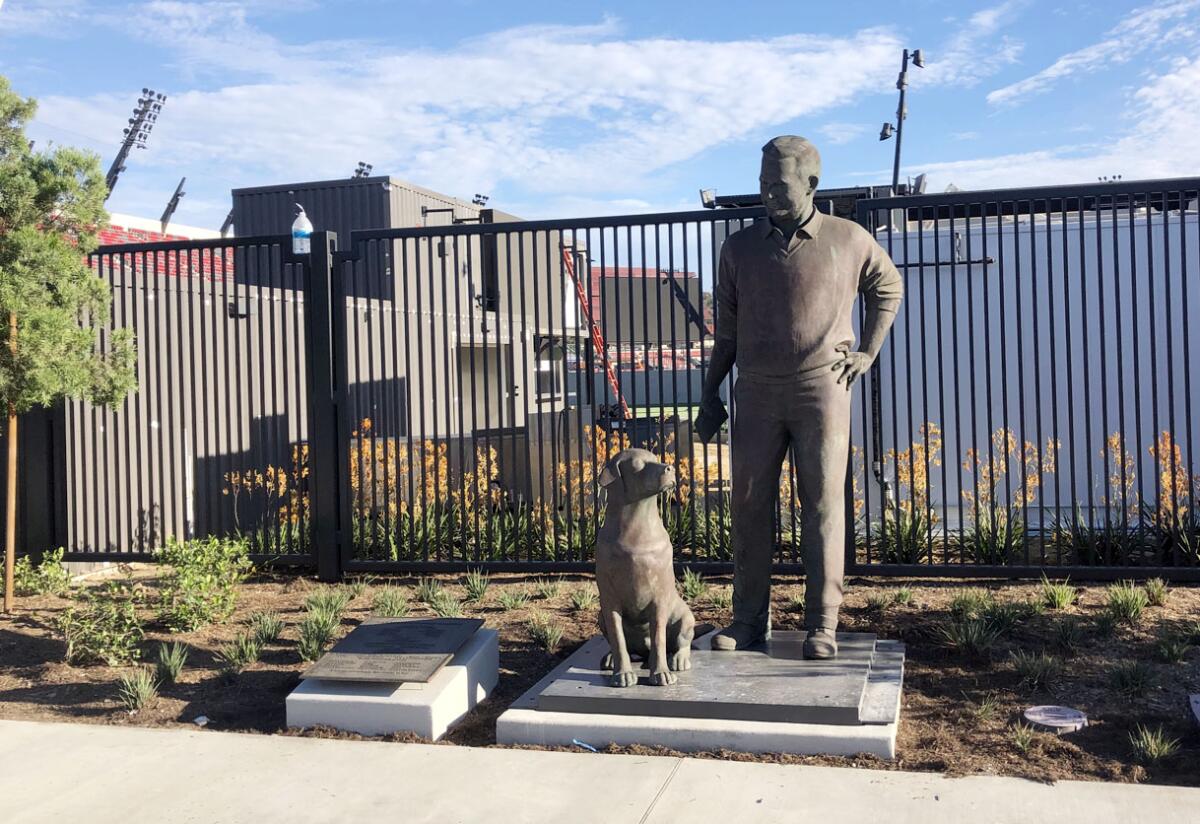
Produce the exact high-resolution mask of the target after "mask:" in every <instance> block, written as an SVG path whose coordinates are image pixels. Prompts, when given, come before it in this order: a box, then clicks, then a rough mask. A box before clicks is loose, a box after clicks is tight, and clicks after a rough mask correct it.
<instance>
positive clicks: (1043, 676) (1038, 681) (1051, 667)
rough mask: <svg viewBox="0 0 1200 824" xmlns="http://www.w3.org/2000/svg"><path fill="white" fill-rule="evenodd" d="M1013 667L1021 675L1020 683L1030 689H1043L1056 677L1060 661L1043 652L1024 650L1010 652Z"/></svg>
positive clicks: (1060, 666)
mask: <svg viewBox="0 0 1200 824" xmlns="http://www.w3.org/2000/svg"><path fill="white" fill-rule="evenodd" d="M1012 662H1013V668H1014V669H1015V670H1016V671H1017V675H1019V676H1021V683H1022V684H1024V685H1025V686H1027V687H1029V688H1030V689H1032V690H1043V689H1046V688H1047V687H1049V686H1050V685H1051V684H1052V683H1053V682H1054V681H1055V679H1057V678H1058V675H1059V673H1060V671H1061V670H1062V664H1061V662H1060V661H1059V660H1058V659H1057V658H1055V657H1054V656H1053V655H1047V654H1046V653H1045V652H1039V653H1037V654H1034V653H1032V652H1026V651H1025V650H1014V651H1013V653H1012Z"/></svg>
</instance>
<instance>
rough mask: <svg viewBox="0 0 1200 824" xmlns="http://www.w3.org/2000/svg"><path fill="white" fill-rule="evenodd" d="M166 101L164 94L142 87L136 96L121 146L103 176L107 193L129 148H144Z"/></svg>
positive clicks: (113, 185) (111, 187)
mask: <svg viewBox="0 0 1200 824" xmlns="http://www.w3.org/2000/svg"><path fill="white" fill-rule="evenodd" d="M166 102H167V96H166V95H165V94H159V93H158V92H156V91H154V90H153V89H142V96H141V97H139V98H138V102H137V106H135V107H134V109H133V117H131V118H129V125H128V126H126V127H125V139H124V140H122V141H121V148H120V150H119V151H118V152H117V156H116V158H115V159H114V160H113V162H112V165H111V166H109V167H108V174H107V175H105V177H104V182H105V183H106V184H108V193H109V195H111V194H112V190H113V187H115V186H116V185H117V178H119V177H120V176H121V172H123V171H125V161H126V159H128V157H129V152H130V150H132V149H144V148H146V139H147V138H149V137H150V132H151V131H152V130H153V129H154V124H155V123H156V122H158V113H159V112H161V111H162V107H163V103H166Z"/></svg>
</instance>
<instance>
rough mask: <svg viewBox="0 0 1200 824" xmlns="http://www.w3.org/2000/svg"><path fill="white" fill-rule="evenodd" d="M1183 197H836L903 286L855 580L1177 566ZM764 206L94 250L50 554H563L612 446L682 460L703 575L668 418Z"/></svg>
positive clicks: (712, 539)
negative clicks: (93, 395)
mask: <svg viewBox="0 0 1200 824" xmlns="http://www.w3.org/2000/svg"><path fill="white" fill-rule="evenodd" d="M1198 188H1200V181H1197V180H1176V181H1154V182H1131V183H1120V184H1096V185H1089V186H1083V187H1056V188H1053V189H1050V188H1047V189H1029V190H1007V191H998V192H957V193H948V194H940V195H918V196H912V197H896V198H887V199H872V200H861V201H859V205H858V209H859V212H858V219H859V221H860V222H861V223H862V224H863V225H864V226H866V227H867V228H868V229H869V230H871V231H872V232H873V233H874V234H875V236H876V238H877V239H878V240H879V241H880V243H882V244H883V245H884V246H885V248H887V249H888V250H889V251H890V252H891V254H892V256H893V259H894V260H895V261H896V262H897V264H898V265H899V266H900V267H901V272H902V273H903V274H904V276H905V281H906V299H905V302H904V304H903V306H902V308H901V310H900V313H899V315H898V317H897V321H896V325H895V327H894V331H893V334H892V336H891V338H890V339H889V342H888V344H887V345H886V346H885V348H884V350H883V352H882V353H881V356H880V360H879V363H878V364H877V367H876V368H875V369H874V370H873V371H872V374H871V375H870V377H869V379H868V380H865V381H864V382H863V385H862V386H861V387H860V388H859V389H857V390H856V392H858V393H859V397H858V399H857V400H856V405H855V411H854V415H853V421H852V443H853V447H852V455H851V460H850V467H849V471H848V473H847V505H848V507H850V508H852V510H853V514H854V517H853V519H852V522H853V525H854V526H853V530H852V531H853V534H852V535H848V538H847V560H848V562H849V567H848V568H849V570H850V571H851V572H855V573H864V572H877V573H882V574H921V575H927V574H953V575H981V574H982V575H992V574H1000V575H1026V574H1037V573H1038V572H1040V571H1041V570H1043V569H1047V570H1050V571H1051V574H1059V575H1061V574H1068V573H1069V574H1073V575H1076V576H1077V577H1078V576H1081V575H1087V576H1089V577H1103V576H1105V575H1112V576H1117V575H1120V576H1126V575H1132V574H1138V575H1141V574H1162V575H1169V576H1172V577H1200V515H1198V514H1197V513H1196V511H1195V506H1194V503H1193V497H1194V496H1195V495H1196V493H1197V489H1196V486H1197V482H1196V480H1197V465H1196V463H1195V461H1194V455H1193V450H1194V447H1193V444H1194V421H1193V419H1192V411H1193V403H1192V398H1193V392H1194V386H1195V381H1196V380H1200V375H1198V374H1196V369H1197V366H1196V365H1194V364H1193V363H1192V357H1191V342H1190V327H1189V324H1188V318H1189V316H1191V315H1193V314H1195V311H1196V309H1197V306H1196V301H1197V295H1196V291H1197V287H1196V284H1195V282H1194V279H1195V274H1196V271H1197V261H1198V260H1200V249H1198V244H1200V227H1198V224H1197V218H1198V213H1197V206H1196V201H1197V190H1198ZM822 207H823V208H829V204H822ZM761 216H762V210H761V209H759V208H742V209H720V210H704V211H697V212H684V213H673V214H660V215H641V216H624V217H612V218H594V219H582V220H555V221H538V222H512V223H489V224H483V223H470V224H457V225H450V226H438V227H426V228H419V229H379V230H370V231H361V232H353V233H352V234H351V237H349V238H342V239H341V240H342V247H343V248H341V249H339V248H338V242H337V241H338V239H336V238H334V237H333V236H332V235H330V234H328V233H318V234H317V235H315V236H314V251H313V254H312V256H311V258H309V257H308V256H304V257H300V258H293V257H292V256H291V254H290V252H288V251H287V250H286V248H285V247H284V246H282V245H281V244H286V243H287V242H288V239H286V238H274V237H273V238H244V239H229V240H214V241H199V242H187V243H167V244H147V245H141V246H120V247H107V248H104V249H101V250H99V251H98V252H97V253H96V254H95V255H94V256H93V258H92V259H93V263H94V265H95V267H96V270H97V271H98V272H99V273H100V274H101V275H102V276H104V277H105V278H106V279H107V280H108V281H109V282H110V283H111V284H112V285H113V288H114V321H113V322H114V324H115V325H118V326H132V327H133V328H134V329H135V331H136V333H137V335H138V339H139V351H140V355H139V367H138V368H139V387H140V391H139V392H138V393H137V394H136V395H134V396H131V397H130V398H129V399H128V400H127V401H126V402H125V404H124V405H123V406H122V407H121V408H119V409H118V410H115V411H104V410H97V409H93V408H91V407H89V406H86V405H83V404H73V405H70V406H69V408H68V409H67V410H66V412H65V416H66V417H65V427H64V431H65V432H66V439H67V446H68V449H67V450H66V455H65V460H66V470H65V472H64V473H63V474H64V475H65V477H66V478H67V481H66V484H67V488H68V490H69V494H68V496H67V497H68V499H69V506H68V507H67V509H68V510H69V511H68V514H67V520H68V523H67V524H66V525H65V526H64V530H63V531H64V532H65V534H66V535H68V536H69V538H68V549H69V551H70V555H69V557H72V558H96V557H112V556H121V557H141V556H143V555H145V554H146V553H148V552H149V551H150V550H152V549H153V547H155V546H157V545H158V544H161V543H162V541H163V540H165V539H166V538H167V537H168V536H176V537H179V538H186V537H196V536H202V535H206V534H234V533H237V534H242V535H244V536H247V537H248V539H249V540H250V541H251V543H252V545H253V549H254V551H255V554H256V555H257V556H258V557H260V558H263V559H280V560H283V561H286V562H296V563H316V564H318V565H319V567H320V569H321V572H322V574H324V575H327V576H329V577H333V576H336V575H337V574H339V573H340V572H341V571H345V570H352V571H365V570H380V571H384V570H434V569H448V568H453V567H458V568H461V567H464V566H489V567H502V568H520V569H538V570H555V569H560V570H566V569H581V568H586V567H587V566H589V565H590V563H591V557H592V556H591V552H592V544H593V542H594V536H595V530H596V527H597V524H598V523H599V519H600V518H602V517H603V513H602V511H601V509H600V502H599V496H598V490H597V486H596V479H597V477H598V475H599V472H600V469H601V468H602V467H603V464H604V462H605V460H606V459H607V457H608V456H609V455H611V454H613V453H615V452H616V451H618V450H619V449H621V448H623V447H625V446H630V445H637V446H644V447H646V448H649V449H651V450H653V451H655V452H656V453H657V454H658V455H660V456H661V457H662V459H663V460H666V461H669V462H671V463H673V464H675V466H676V470H677V475H678V477H679V479H680V484H679V488H678V489H677V490H676V491H675V493H674V494H673V495H671V496H669V497H668V498H667V499H664V501H663V502H662V511H663V516H664V519H665V520H666V523H667V525H668V529H669V531H670V533H671V536H672V540H673V541H674V542H675V545H676V547H677V553H678V558H679V561H680V563H683V564H688V565H695V566H698V567H699V566H704V567H705V568H710V569H728V568H729V565H730V561H731V558H732V548H731V545H730V512H729V507H728V493H729V482H728V478H729V454H730V452H729V449H730V437H732V438H733V439H734V440H736V437H737V433H736V431H734V432H732V433H729V432H724V433H722V434H721V436H720V438H719V439H718V440H717V441H716V442H714V443H711V444H707V445H705V444H702V443H700V442H699V441H698V440H697V439H696V438H695V437H694V434H693V432H692V421H693V419H694V416H695V413H696V411H697V407H698V403H699V381H700V379H701V378H702V375H703V371H704V368H705V364H706V363H707V358H708V353H709V351H710V347H711V343H712V323H713V320H712V315H711V311H710V306H709V298H708V295H709V293H710V292H711V289H712V284H713V280H714V276H715V261H716V259H717V257H718V255H719V250H720V246H721V244H722V243H723V241H724V239H725V238H726V237H727V236H728V235H729V234H730V233H732V232H734V231H737V230H738V229H740V228H742V227H744V226H746V225H748V224H749V223H750V222H751V221H753V220H755V219H759V218H761ZM726 396H727V397H728V393H726ZM793 476H794V473H793V472H792V470H791V468H790V467H788V468H786V469H785V472H784V473H783V476H782V477H781V479H780V505H779V508H778V512H779V518H778V530H777V537H778V540H779V556H778V558H779V565H780V568H781V569H786V570H799V569H801V568H802V566H801V563H800V560H801V559H800V557H799V548H798V541H797V537H798V531H799V519H798V513H797V509H796V505H795V503H794V500H795V496H794V494H793V491H792V490H793V488H794V485H793Z"/></svg>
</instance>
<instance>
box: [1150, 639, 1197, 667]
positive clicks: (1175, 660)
mask: <svg viewBox="0 0 1200 824" xmlns="http://www.w3.org/2000/svg"><path fill="white" fill-rule="evenodd" d="M1190 647H1191V644H1189V643H1188V639H1186V638H1184V637H1182V636H1180V635H1164V636H1163V637H1162V638H1159V639H1158V642H1157V643H1156V644H1155V645H1154V648H1155V650H1156V651H1157V652H1158V657H1159V658H1161V659H1162V660H1163V661H1166V662H1167V663H1168V664H1182V663H1183V661H1184V659H1186V658H1187V654H1188V649H1189V648H1190Z"/></svg>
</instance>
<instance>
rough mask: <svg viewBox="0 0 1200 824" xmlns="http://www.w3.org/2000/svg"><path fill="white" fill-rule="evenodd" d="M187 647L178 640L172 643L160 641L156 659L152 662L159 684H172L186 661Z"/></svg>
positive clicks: (177, 678)
mask: <svg viewBox="0 0 1200 824" xmlns="http://www.w3.org/2000/svg"><path fill="white" fill-rule="evenodd" d="M187 659H188V648H187V645H186V644H183V643H181V642H179V641H175V642H173V643H170V644H168V643H166V642H160V643H159V645H158V660H157V661H156V662H155V664H154V671H155V674H156V675H157V676H158V681H159V683H160V684H174V683H175V682H176V681H178V680H179V674H180V673H181V672H183V666H184V664H186V663H187Z"/></svg>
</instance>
